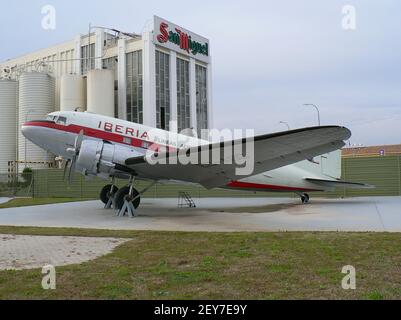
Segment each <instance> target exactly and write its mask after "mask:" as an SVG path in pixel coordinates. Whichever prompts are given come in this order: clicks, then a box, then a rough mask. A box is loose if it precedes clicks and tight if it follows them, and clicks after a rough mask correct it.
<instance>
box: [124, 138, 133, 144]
mask: <svg viewBox="0 0 401 320" xmlns="http://www.w3.org/2000/svg"><path fill="white" fill-rule="evenodd" d="M123 142H124V143H125V144H132V139H131V138H126V137H124V138H123Z"/></svg>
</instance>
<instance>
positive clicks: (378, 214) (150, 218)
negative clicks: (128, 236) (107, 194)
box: [0, 197, 401, 232]
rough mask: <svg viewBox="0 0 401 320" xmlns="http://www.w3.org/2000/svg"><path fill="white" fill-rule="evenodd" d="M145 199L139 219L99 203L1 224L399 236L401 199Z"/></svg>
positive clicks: (15, 216) (29, 212) (13, 212)
mask: <svg viewBox="0 0 401 320" xmlns="http://www.w3.org/2000/svg"><path fill="white" fill-rule="evenodd" d="M195 202H196V204H197V206H198V207H197V208H195V209H189V208H182V209H178V208H177V199H143V200H142V204H141V207H140V208H139V217H137V218H133V219H131V218H128V217H124V218H118V217H116V216H115V211H113V210H104V209H103V206H102V203H101V202H100V201H88V202H77V203H67V204H55V205H44V206H37V207H25V208H12V209H3V210H0V225H4V226H38V227H76V228H95V229H114V230H165V231H222V232H226V231H227V232H228V231H373V232H382V231H388V232H401V214H400V209H399V208H401V197H370V198H350V199H319V198H314V199H312V201H311V203H310V204H308V205H302V204H300V201H299V199H294V198H207V199H195Z"/></svg>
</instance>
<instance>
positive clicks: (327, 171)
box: [320, 150, 341, 179]
mask: <svg viewBox="0 0 401 320" xmlns="http://www.w3.org/2000/svg"><path fill="white" fill-rule="evenodd" d="M320 158H321V162H320V166H321V170H322V174H323V175H325V176H327V177H330V178H334V179H341V150H336V151H333V152H330V153H327V154H324V155H321V156H320Z"/></svg>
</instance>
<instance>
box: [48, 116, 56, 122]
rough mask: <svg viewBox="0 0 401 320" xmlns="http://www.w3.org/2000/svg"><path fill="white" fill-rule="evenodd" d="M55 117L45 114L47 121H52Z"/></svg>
mask: <svg viewBox="0 0 401 320" xmlns="http://www.w3.org/2000/svg"><path fill="white" fill-rule="evenodd" d="M55 118H56V116H51V115H49V116H47V118H46V120H48V121H54V119H55Z"/></svg>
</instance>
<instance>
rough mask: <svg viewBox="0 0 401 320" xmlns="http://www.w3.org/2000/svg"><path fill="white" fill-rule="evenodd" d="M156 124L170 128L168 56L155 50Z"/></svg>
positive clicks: (161, 127) (163, 127)
mask: <svg viewBox="0 0 401 320" xmlns="http://www.w3.org/2000/svg"><path fill="white" fill-rule="evenodd" d="M156 126H157V128H159V129H163V130H170V56H169V55H168V54H165V53H163V52H160V51H156Z"/></svg>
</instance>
